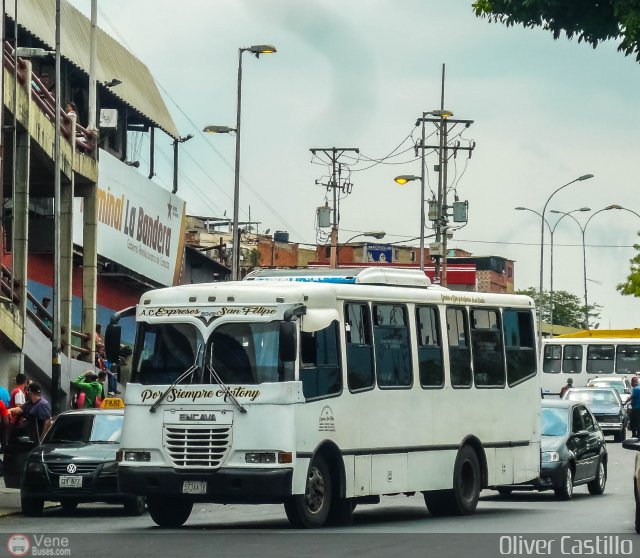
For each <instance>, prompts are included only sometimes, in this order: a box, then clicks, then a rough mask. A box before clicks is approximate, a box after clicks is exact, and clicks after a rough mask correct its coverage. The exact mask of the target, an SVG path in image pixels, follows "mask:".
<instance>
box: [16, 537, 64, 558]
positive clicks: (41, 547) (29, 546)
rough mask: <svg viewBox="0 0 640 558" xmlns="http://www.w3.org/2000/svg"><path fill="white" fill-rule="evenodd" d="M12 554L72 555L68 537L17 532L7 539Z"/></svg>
mask: <svg viewBox="0 0 640 558" xmlns="http://www.w3.org/2000/svg"><path fill="white" fill-rule="evenodd" d="M7 550H8V551H9V555H10V556H71V547H70V545H69V538H68V537H51V536H49V535H23V534H21V533H16V534H15V535H11V536H10V537H9V539H8V540H7Z"/></svg>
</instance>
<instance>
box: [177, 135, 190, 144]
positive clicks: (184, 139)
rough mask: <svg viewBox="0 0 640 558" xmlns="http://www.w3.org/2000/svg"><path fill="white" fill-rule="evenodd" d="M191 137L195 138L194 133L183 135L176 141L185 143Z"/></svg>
mask: <svg viewBox="0 0 640 558" xmlns="http://www.w3.org/2000/svg"><path fill="white" fill-rule="evenodd" d="M191 138H193V134H187V135H186V136H182V137H180V138H176V141H177V142H178V143H184V142H185V141H189V140H190V139H191Z"/></svg>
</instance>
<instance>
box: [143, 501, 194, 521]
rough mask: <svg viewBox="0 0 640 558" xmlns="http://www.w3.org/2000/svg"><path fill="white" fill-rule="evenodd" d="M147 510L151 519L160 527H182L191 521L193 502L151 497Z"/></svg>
mask: <svg viewBox="0 0 640 558" xmlns="http://www.w3.org/2000/svg"><path fill="white" fill-rule="evenodd" d="M147 508H148V509H149V515H150V516H151V519H153V521H154V522H155V523H156V525H158V526H159V527H166V528H176V527H182V525H184V524H185V523H186V521H187V519H189V516H190V515H191V510H192V509H193V502H189V501H187V500H182V499H179V498H162V497H158V496H149V498H148V499H147Z"/></svg>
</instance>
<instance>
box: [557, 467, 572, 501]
mask: <svg viewBox="0 0 640 558" xmlns="http://www.w3.org/2000/svg"><path fill="white" fill-rule="evenodd" d="M554 492H555V493H556V498H558V499H560V500H571V497H572V496H573V471H572V470H571V466H570V465H567V468H566V469H565V471H564V476H563V479H562V484H561V485H560V486H558V487H557V488H556V489H555V491H554Z"/></svg>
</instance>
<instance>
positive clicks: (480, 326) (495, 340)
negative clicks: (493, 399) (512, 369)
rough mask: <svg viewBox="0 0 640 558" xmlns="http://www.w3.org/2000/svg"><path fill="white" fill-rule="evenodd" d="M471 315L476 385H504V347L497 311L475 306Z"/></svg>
mask: <svg viewBox="0 0 640 558" xmlns="http://www.w3.org/2000/svg"><path fill="white" fill-rule="evenodd" d="M471 317H472V324H473V326H472V328H471V346H472V348H473V376H474V378H475V383H476V386H482V387H485V386H486V387H499V386H504V384H505V368H504V348H503V344H502V331H501V329H500V323H499V320H500V316H499V314H498V311H497V310H485V309H478V308H476V309H474V310H472V311H471Z"/></svg>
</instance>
